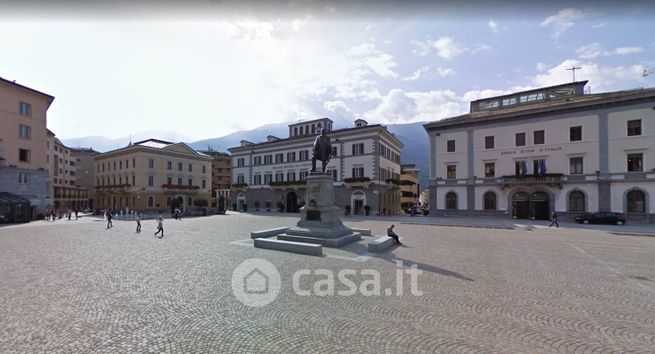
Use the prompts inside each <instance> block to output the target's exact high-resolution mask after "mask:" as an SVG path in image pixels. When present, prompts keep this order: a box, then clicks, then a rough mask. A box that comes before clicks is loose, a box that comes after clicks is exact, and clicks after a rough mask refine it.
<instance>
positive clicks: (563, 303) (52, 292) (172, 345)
mask: <svg viewBox="0 0 655 354" xmlns="http://www.w3.org/2000/svg"><path fill="white" fill-rule="evenodd" d="M413 220H414V219H412V221H413ZM416 220H429V219H420V218H418V219H416ZM295 221H296V218H294V217H287V216H286V215H285V216H282V214H277V213H271V216H256V215H245V214H229V215H226V216H213V217H207V218H197V219H184V220H182V221H175V220H166V221H165V229H166V231H165V232H166V235H165V237H164V238H163V239H157V238H154V237H153V233H154V231H155V222H154V221H152V220H147V221H144V222H143V232H142V233H141V234H139V235H137V234H135V233H134V227H135V224H134V222H129V221H115V222H114V225H115V226H114V228H113V229H110V230H105V228H104V226H105V224H104V222H103V221H102V220H97V219H93V218H84V219H81V220H79V221H77V222H76V221H57V222H55V223H48V222H44V221H43V222H34V223H31V224H26V225H17V226H9V227H2V228H0V313H1V314H2V316H0V351H1V352H126V351H139V352H147V351H152V352H162V351H163V352H243V353H250V352H263V353H271V352H280V353H291V352H297V353H308V352H321V353H324V352H333V353H344V352H371V353H401V352H419V353H435V352H439V353H440V352H455V353H461V352H485V353H489V352H499V353H610V352H617V353H625V352H640V353H652V352H653V348H655V237H643V236H629V235H616V234H612V233H611V232H607V231H606V230H603V229H602V228H596V229H594V228H585V229H573V228H566V227H563V228H560V229H557V230H556V229H548V228H542V227H537V228H527V229H526V228H520V229H517V230H506V229H487V228H467V227H446V226H436V225H420V224H412V223H407V222H402V221H400V222H398V221H397V222H396V231H397V232H398V233H399V234H400V235H401V237H402V239H403V241H404V243H405V245H404V246H402V247H397V248H394V249H392V250H391V251H388V252H386V253H384V254H382V255H370V254H366V250H365V245H366V241H367V240H368V239H370V238H368V237H364V241H363V242H361V243H358V244H352V245H350V246H349V247H347V248H346V249H342V250H333V249H327V250H326V252H327V253H328V256H327V257H311V256H302V255H296V254H290V253H283V252H277V251H269V250H262V249H255V248H253V247H248V246H247V242H248V241H247V239H249V236H250V231H253V230H259V229H265V228H272V227H281V226H291V225H293V224H294V223H295ZM408 221H409V220H408ZM345 223H346V224H347V225H349V226H352V227H369V228H372V229H373V230H374V233H376V234H382V233H383V231H384V228H385V227H386V225H387V224H388V223H389V222H388V221H383V220H379V219H378V220H349V221H346V222H345ZM609 229H611V228H609ZM616 230H621V229H620V228H616ZM250 258H262V259H266V260H268V261H270V262H272V263H273V264H274V265H275V266H276V267H277V269H278V271H279V272H280V276H281V290H280V293H279V295H278V297H277V298H276V299H275V300H274V301H273V302H272V303H271V304H269V305H267V306H264V307H260V308H254V307H248V306H245V305H243V304H242V303H241V302H239V301H238V300H236V298H235V296H234V294H233V292H232V285H231V278H232V272H233V271H234V269H235V268H236V267H237V265H239V264H240V263H241V262H242V261H244V260H246V259H250ZM398 260H400V261H402V262H403V263H404V265H405V266H406V267H407V266H410V265H412V264H416V265H417V266H418V268H419V269H421V270H422V271H423V273H422V274H421V275H419V276H418V289H419V290H420V291H422V292H423V295H422V296H413V295H412V294H411V293H410V291H409V276H407V275H406V276H405V278H404V292H403V294H402V296H396V294H395V293H393V294H392V295H391V296H385V295H384V291H382V295H381V296H363V295H361V294H359V293H357V294H356V295H353V296H337V295H335V296H324V297H320V296H315V295H311V296H299V295H297V294H296V293H295V292H294V289H293V286H292V276H293V274H294V273H295V272H296V271H297V270H299V269H302V268H306V269H308V270H309V271H311V272H315V271H316V270H317V269H328V270H331V271H333V272H334V273H335V274H336V273H337V272H338V271H339V270H342V269H344V268H350V269H353V270H355V271H356V272H357V274H356V275H355V276H352V277H351V279H352V280H353V281H354V282H355V283H357V284H359V283H361V282H362V281H364V280H366V279H369V277H366V276H364V275H363V274H361V271H362V270H364V269H375V270H377V271H379V272H380V274H381V283H382V289H386V288H394V289H395V285H396V276H395V275H396V270H397V267H396V261H398ZM321 279H324V277H322V276H320V275H317V274H312V275H306V276H303V277H302V281H300V284H299V285H300V286H301V288H302V289H305V290H306V289H310V290H312V286H313V285H312V284H314V285H315V284H316V283H317V282H318V281H320V280H321ZM336 287H337V290H339V289H341V288H343V287H342V286H341V285H339V284H337V285H336Z"/></svg>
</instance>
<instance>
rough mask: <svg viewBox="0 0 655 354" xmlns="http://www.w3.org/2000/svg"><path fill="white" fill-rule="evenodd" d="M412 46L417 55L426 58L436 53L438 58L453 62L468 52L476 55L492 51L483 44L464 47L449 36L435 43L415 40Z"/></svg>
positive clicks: (440, 38)
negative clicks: (452, 60)
mask: <svg viewBox="0 0 655 354" xmlns="http://www.w3.org/2000/svg"><path fill="white" fill-rule="evenodd" d="M412 44H413V45H414V49H413V50H412V52H413V53H414V54H416V55H419V56H426V55H428V54H430V53H432V52H435V53H436V55H437V56H439V57H441V58H443V59H446V60H451V59H453V58H455V57H456V56H458V55H460V54H462V53H466V52H468V53H470V54H476V53H478V52H480V51H483V50H489V49H491V47H490V46H488V45H486V44H482V43H478V44H475V45H474V46H473V47H472V48H468V47H464V46H462V45H461V44H459V43H457V42H455V40H454V39H452V38H450V37H448V36H444V37H439V38H438V39H436V40H434V41H431V40H426V41H417V40H413V41H412Z"/></svg>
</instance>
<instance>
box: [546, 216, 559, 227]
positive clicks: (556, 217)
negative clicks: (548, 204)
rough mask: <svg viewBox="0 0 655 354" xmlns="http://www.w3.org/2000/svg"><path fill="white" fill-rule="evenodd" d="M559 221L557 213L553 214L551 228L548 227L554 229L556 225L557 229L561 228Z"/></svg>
mask: <svg viewBox="0 0 655 354" xmlns="http://www.w3.org/2000/svg"><path fill="white" fill-rule="evenodd" d="M558 219H559V217H558V216H557V213H556V212H553V213H552V214H551V215H550V226H548V227H552V226H553V225H555V227H557V228H559V223H558V222H557V221H558Z"/></svg>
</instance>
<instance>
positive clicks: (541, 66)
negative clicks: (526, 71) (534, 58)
mask: <svg viewBox="0 0 655 354" xmlns="http://www.w3.org/2000/svg"><path fill="white" fill-rule="evenodd" d="M549 66H550V65H548V64H546V63H537V71H544V70H546V69H548V67H549Z"/></svg>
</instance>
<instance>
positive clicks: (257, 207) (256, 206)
mask: <svg viewBox="0 0 655 354" xmlns="http://www.w3.org/2000/svg"><path fill="white" fill-rule="evenodd" d="M255 211H259V200H255Z"/></svg>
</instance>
